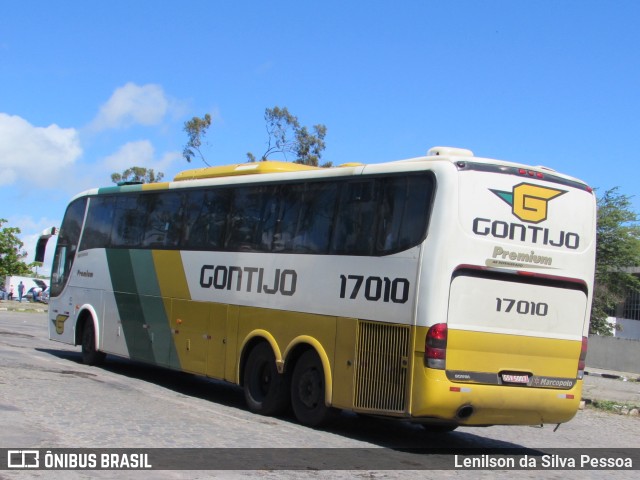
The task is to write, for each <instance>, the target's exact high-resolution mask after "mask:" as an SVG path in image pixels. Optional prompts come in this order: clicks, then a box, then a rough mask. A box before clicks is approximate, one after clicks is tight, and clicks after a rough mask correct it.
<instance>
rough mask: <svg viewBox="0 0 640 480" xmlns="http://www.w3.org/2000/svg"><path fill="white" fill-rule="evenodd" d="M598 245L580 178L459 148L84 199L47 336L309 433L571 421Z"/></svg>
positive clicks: (65, 236) (238, 169) (53, 295)
mask: <svg viewBox="0 0 640 480" xmlns="http://www.w3.org/2000/svg"><path fill="white" fill-rule="evenodd" d="M595 227H596V202H595V195H594V192H593V191H592V189H591V188H590V187H589V186H588V185H586V184H585V183H584V182H582V181H580V180H577V179H575V178H572V177H569V176H567V175H564V174H561V173H558V172H556V171H554V170H551V169H549V168H546V167H542V166H536V167H533V166H527V165H523V164H518V163H512V162H506V161H501V160H493V159H487V158H480V157H476V156H474V154H473V153H472V152H471V151H470V150H466V149H458V148H452V147H434V148H432V149H430V150H429V151H428V153H427V155H426V156H422V157H418V158H412V159H408V160H400V161H393V162H388V163H379V164H362V163H349V164H345V165H341V166H339V167H334V168H314V167H309V166H303V165H297V164H294V163H286V162H274V161H266V162H256V163H245V164H237V165H230V166H219V167H208V168H201V169H194V170H188V171H185V172H182V173H180V174H178V175H177V176H176V177H175V178H174V180H173V181H171V182H165V183H151V184H133V185H129V184H127V185H119V186H111V187H107V188H98V189H93V190H89V191H86V192H84V193H81V194H79V195H77V196H75V197H74V198H73V199H72V200H71V202H70V204H69V205H68V208H67V209H66V213H65V215H64V219H63V221H62V224H61V226H60V229H59V231H58V232H56V231H55V229H52V230H51V231H50V232H48V235H49V236H51V233H52V232H53V233H56V234H57V237H58V238H57V245H56V247H55V253H54V256H53V258H54V259H53V265H52V275H51V287H50V305H49V336H50V339H51V340H54V341H57V342H63V343H66V344H70V345H80V346H81V351H82V359H83V361H84V362H85V363H87V364H89V365H95V364H99V363H100V362H102V361H103V360H104V358H105V355H107V354H109V355H115V356H118V357H124V358H128V359H131V360H135V361H140V362H146V363H149V364H153V365H157V366H161V367H166V368H170V369H174V370H179V371H184V372H191V373H194V374H200V375H204V376H207V377H211V378H214V379H219V380H223V381H228V382H232V383H234V384H237V385H239V386H241V387H242V389H243V391H244V396H245V398H246V403H247V405H248V408H249V409H250V410H251V411H253V412H256V413H259V414H263V415H279V414H283V413H285V412H287V411H288V412H290V411H291V410H292V411H293V414H294V416H295V418H296V419H297V421H299V422H300V423H302V424H303V425H308V426H311V427H315V426H318V425H321V424H323V423H324V422H325V421H326V420H327V419H328V418H331V415H332V414H333V413H335V412H336V411H339V410H347V411H351V412H356V413H359V414H364V415H372V416H383V417H389V418H396V419H401V420H405V421H409V422H414V423H418V424H422V425H424V426H425V428H427V429H431V430H432V431H444V432H446V431H451V430H453V429H455V428H457V427H458V426H487V425H542V424H560V423H563V422H566V421H568V420H570V419H571V418H572V417H573V416H574V415H575V414H576V411H577V409H578V406H579V403H580V399H581V389H582V383H583V372H584V364H585V356H586V351H587V332H588V328H589V317H590V306H591V300H592V295H593V279H594V264H595ZM45 237H46V238H48V237H47V236H45ZM46 238H45V240H46ZM39 245H40V246H41V247H43V248H44V247H45V246H46V241H43V242H41V243H39ZM40 250H41V251H39V252H38V255H43V253H44V252H43V249H40Z"/></svg>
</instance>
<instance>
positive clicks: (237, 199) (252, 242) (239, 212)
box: [225, 186, 275, 252]
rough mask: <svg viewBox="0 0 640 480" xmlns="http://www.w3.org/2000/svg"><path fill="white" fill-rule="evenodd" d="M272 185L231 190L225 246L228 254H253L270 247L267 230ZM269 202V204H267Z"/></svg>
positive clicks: (273, 193) (270, 215)
mask: <svg viewBox="0 0 640 480" xmlns="http://www.w3.org/2000/svg"><path fill="white" fill-rule="evenodd" d="M274 195H275V192H274V187H272V186H253V187H241V188H237V189H235V190H234V191H233V198H232V201H231V217H230V220H229V222H230V224H229V229H228V231H227V239H226V242H225V247H226V249H227V250H231V251H241V252H255V251H264V250H265V249H266V248H267V247H266V246H267V245H269V244H270V241H271V240H270V239H269V238H263V234H265V235H267V236H268V235H269V231H268V228H267V229H265V230H264V231H263V226H265V225H267V226H268V225H269V222H270V218H271V217H272V215H273V213H274V212H273V211H272V207H271V205H273V200H272V199H273V197H274ZM270 199H271V201H269V200H270Z"/></svg>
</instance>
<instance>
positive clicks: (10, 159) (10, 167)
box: [0, 113, 82, 186]
mask: <svg viewBox="0 0 640 480" xmlns="http://www.w3.org/2000/svg"><path fill="white" fill-rule="evenodd" d="M80 155H82V148H81V146H80V138H79V135H78V131H77V130H76V129H74V128H61V127H59V126H58V125H55V124H52V125H49V126H48V127H36V126H33V125H31V124H30V123H29V122H27V121H26V120H24V119H23V118H21V117H18V116H14V115H7V114H5V113H0V169H2V170H1V171H2V175H0V185H10V184H12V183H14V182H16V181H18V180H25V181H27V182H29V183H30V184H31V183H33V184H35V185H37V186H42V185H48V184H50V183H51V180H52V178H54V177H55V176H56V174H57V173H58V172H60V171H61V170H62V169H63V168H64V167H68V166H70V165H72V164H73V163H74V162H75V161H76V160H77V159H78V158H79V157H80Z"/></svg>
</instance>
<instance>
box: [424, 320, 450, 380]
mask: <svg viewBox="0 0 640 480" xmlns="http://www.w3.org/2000/svg"><path fill="white" fill-rule="evenodd" d="M424 358H425V362H426V364H427V367H429V368H437V369H440V370H444V365H445V361H446V358H447V324H446V323H436V324H435V325H432V326H431V327H430V328H429V330H428V331H427V338H426V340H425V347H424Z"/></svg>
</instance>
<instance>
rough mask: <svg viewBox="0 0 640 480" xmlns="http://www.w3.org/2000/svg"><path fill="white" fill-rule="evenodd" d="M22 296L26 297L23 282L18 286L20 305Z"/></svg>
mask: <svg viewBox="0 0 640 480" xmlns="http://www.w3.org/2000/svg"><path fill="white" fill-rule="evenodd" d="M22 295H24V283H22V280H21V281H20V283H19V284H18V301H19V302H20V303H22Z"/></svg>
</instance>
